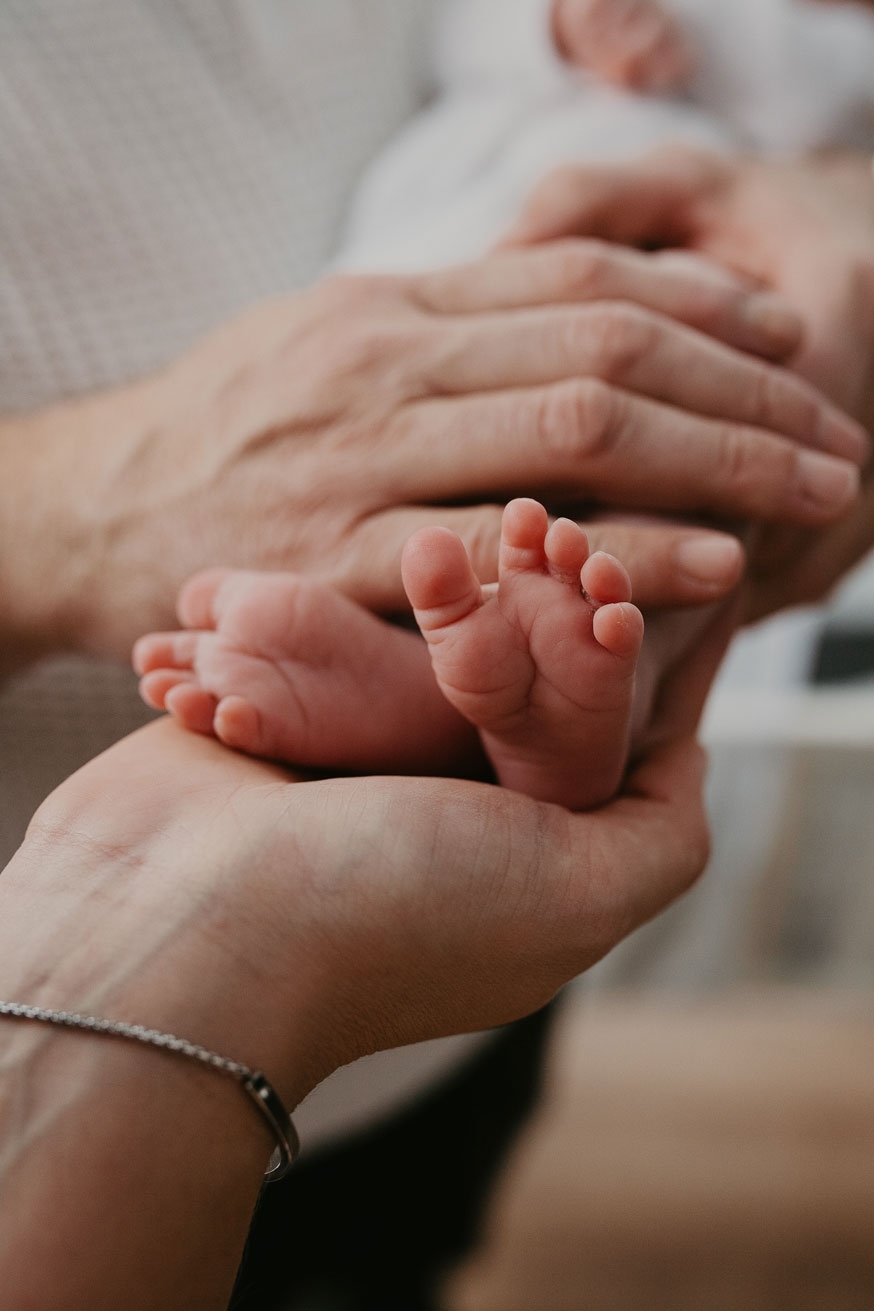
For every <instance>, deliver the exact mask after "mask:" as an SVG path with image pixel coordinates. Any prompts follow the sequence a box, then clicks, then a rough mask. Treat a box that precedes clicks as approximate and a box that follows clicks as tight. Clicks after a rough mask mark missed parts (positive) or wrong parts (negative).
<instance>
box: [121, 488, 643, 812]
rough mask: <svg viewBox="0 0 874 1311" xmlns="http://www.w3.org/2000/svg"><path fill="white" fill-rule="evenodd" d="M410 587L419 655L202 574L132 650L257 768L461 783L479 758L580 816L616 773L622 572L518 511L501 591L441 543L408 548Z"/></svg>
mask: <svg viewBox="0 0 874 1311" xmlns="http://www.w3.org/2000/svg"><path fill="white" fill-rule="evenodd" d="M404 581H405V585H406V587H407V591H408V594H409V596H410V600H411V601H412V603H413V604H414V606H415V608H416V617H417V620H418V622H419V624H420V627H421V628H422V631H423V633H424V635H425V637H426V639H427V645H426V643H424V642H422V641H421V639H420V638H419V637H418V636H417V635H415V634H413V633H411V632H408V631H407V630H405V629H402V628H399V627H397V626H395V625H392V624H387V623H385V622H384V621H383V620H381V619H378V618H376V617H375V616H374V615H372V614H370V612H369V611H367V610H365V609H363V608H362V607H361V606H359V605H357V604H355V603H354V602H352V601H350V600H348V598H346V597H344V596H343V595H342V594H341V593H339V592H337V591H335V590H334V589H333V588H331V587H327V586H325V585H323V584H321V583H318V582H314V581H313V580H310V579H306V578H302V577H299V576H298V575H295V574H266V573H252V572H246V571H238V570H227V569H212V570H207V571H206V572H204V573H201V574H196V575H195V576H194V577H193V578H192V579H190V580H189V581H188V583H186V584H185V586H184V587H183V589H182V591H181V593H180V597H179V615H180V619H181V620H182V622H183V624H184V625H185V628H183V629H181V630H179V631H177V632H172V633H152V634H149V635H148V636H146V637H143V638H141V639H140V640H139V641H138V642H137V644H136V646H135V648H134V666H135V668H136V669H137V671H138V672H139V673H140V674H141V675H142V677H141V683H140V690H141V693H142V695H143V697H144V699H145V700H146V701H147V702H148V703H149V704H150V705H153V706H155V707H157V708H162V709H166V710H168V711H170V713H171V714H173V715H174V716H175V717H176V718H177V719H178V720H179V721H180V723H182V724H183V725H184V726H185V727H186V728H188V729H191V730H192V731H195V732H200V733H212V734H214V735H215V736H216V737H218V738H219V739H220V740H221V741H223V742H225V743H226V744H227V745H228V746H231V747H235V748H237V749H238V750H241V751H246V752H248V753H249V754H251V755H260V756H265V757H267V758H269V759H276V760H284V761H286V762H288V763H293V764H297V765H305V766H311V767H316V768H319V767H321V768H329V769H352V770H356V771H358V770H367V771H371V772H375V771H380V772H400V771H404V772H415V773H439V772H446V773H458V772H465V771H466V770H469V769H470V768H471V765H472V762H476V761H477V760H478V759H480V758H481V747H480V742H481V743H482V745H483V746H484V747H485V749H486V751H487V753H488V755H489V757H490V759H491V761H492V764H493V765H494V767H495V769H496V771H497V774H498V778H499V781H500V782H502V783H504V784H506V785H507V786H508V787H512V788H515V789H516V790H518V791H524V792H528V793H529V794H530V795H532V796H534V797H537V798H539V799H541V800H548V801H553V802H556V803H558V804H561V805H565V806H568V807H571V808H574V809H582V808H585V807H589V806H593V805H598V804H600V803H601V802H603V801H605V800H607V799H608V798H609V797H610V796H611V795H612V794H613V792H614V791H615V790H616V788H617V787H618V785H619V782H620V780H621V778H622V774H623V772H624V769H625V763H626V757H627V751H628V728H629V720H630V715H631V703H632V694H633V689H634V681H635V669H636V664H637V654H638V651H639V649H640V643H641V638H642V633H643V621H642V618H641V616H640V612H639V611H638V610H637V608H636V607H635V606H633V605H631V604H630V601H629V597H630V585H629V581H628V576H627V574H626V572H625V570H624V569H623V568H622V566H621V565H620V564H619V563H618V561H616V560H614V559H613V557H612V556H608V555H605V554H604V553H603V552H599V553H596V554H595V555H592V556H589V555H588V545H587V542H586V536H585V533H584V532H583V531H582V529H581V528H579V527H578V526H577V525H576V524H573V523H571V522H570V521H569V520H567V519H559V520H558V521H557V522H556V523H555V524H553V526H552V527H551V528H549V525H548V519H547V515H546V511H545V510H544V508H543V507H542V506H541V505H539V504H538V503H537V502H536V501H528V500H518V501H513V502H511V503H510V505H509V506H508V507H507V509H506V510H505V512H504V520H503V530H502V541H501V551H500V560H499V582H498V583H497V584H496V585H492V586H490V587H487V588H485V589H484V588H482V587H481V585H480V583H479V581H478V580H477V578H476V576H475V575H474V573H473V570H472V567H471V565H470V562H469V560H468V557H467V554H466V552H465V549H464V546H463V545H462V543H461V540H460V539H459V538H457V537H455V535H454V534H452V533H450V532H449V531H448V530H446V529H442V528H433V529H424V530H423V531H422V532H420V533H418V534H416V535H415V537H414V538H412V539H411V540H410V542H409V543H408V544H407V548H406V550H405V554H404ZM583 589H585V591H584V590H583ZM432 669H433V672H432ZM435 674H436V679H435V677H434V675H435ZM438 684H439V686H438ZM475 730H478V732H479V737H477V732H476V731H475ZM473 767H474V768H476V765H475V763H474V766H473Z"/></svg>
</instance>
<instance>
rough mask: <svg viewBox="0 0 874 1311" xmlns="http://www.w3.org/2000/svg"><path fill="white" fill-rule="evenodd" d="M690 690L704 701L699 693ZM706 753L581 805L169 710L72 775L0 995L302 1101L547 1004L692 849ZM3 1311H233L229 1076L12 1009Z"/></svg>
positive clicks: (27, 864)
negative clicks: (215, 737) (200, 733)
mask: <svg viewBox="0 0 874 1311" xmlns="http://www.w3.org/2000/svg"><path fill="white" fill-rule="evenodd" d="M693 699H694V698H693ZM700 783H701V759H700V755H699V753H698V751H697V749H696V748H695V747H694V746H693V745H692V744H691V741H690V740H688V739H686V740H684V741H682V742H680V743H676V744H674V745H672V746H670V747H667V748H664V749H662V750H661V751H660V752H658V753H657V754H654V755H653V756H652V757H651V758H650V759H648V760H647V761H646V762H644V763H642V764H641V765H640V766H639V767H638V768H637V769H636V770H635V771H634V773H633V774H632V776H631V777H630V778H629V780H628V785H627V788H626V791H625V793H624V794H623V795H622V796H621V797H620V798H619V799H618V800H617V801H615V802H614V803H612V804H611V805H609V806H607V807H605V808H603V809H602V810H600V811H598V812H597V813H593V814H591V815H571V814H569V813H568V812H566V811H563V810H561V809H559V808H557V807H553V806H548V805H545V804H541V803H537V802H534V801H531V800H530V799H528V798H526V797H523V796H520V795H517V794H513V793H510V792H506V791H503V790H501V789H498V788H493V787H488V786H485V785H479V784H474V783H463V782H453V781H448V780H434V779H431V780H422V779H388V778H382V779H378V778H361V779H332V780H326V781H320V782H309V783H302V784H291V783H289V782H288V781H287V779H286V777H285V776H284V775H282V773H281V772H280V771H278V770H277V769H275V768H273V767H271V766H268V765H265V764H263V763H261V762H257V761H253V760H250V759H247V758H245V757H242V756H239V755H235V754H233V753H231V752H228V751H226V750H225V749H224V748H222V747H220V746H219V745H218V744H216V743H215V742H213V741H212V740H210V739H206V738H200V737H196V736H194V735H189V734H185V733H183V732H181V731H179V730H177V729H176V728H175V726H174V725H173V724H172V723H170V722H168V721H166V720H163V721H159V722H158V723H157V724H153V725H150V726H149V727H148V728H147V729H145V730H142V731H141V732H140V733H138V734H135V735H134V736H133V737H131V738H129V739H127V740H125V741H123V742H121V743H119V744H117V745H116V746H115V747H113V748H112V749H111V750H110V751H109V752H107V753H106V754H105V755H103V756H102V757H99V758H97V759H96V760H94V761H92V762H91V763H90V764H88V765H87V766H86V767H85V768H84V769H83V770H81V771H80V772H79V773H78V774H77V775H74V776H73V777H72V778H71V779H69V780H67V782H66V783H64V784H63V785H62V787H61V788H60V789H59V790H58V791H57V792H56V793H55V794H54V795H53V797H51V798H50V799H49V801H48V802H47V803H45V805H44V806H43V807H42V809H41V810H40V812H39V813H38V815H37V817H36V819H35V821H34V823H33V825H32V827H31V829H30V832H29V834H28V837H27V840H26V842H25V844H24V846H23V847H22V848H21V850H20V852H19V853H18V855H17V856H16V858H15V859H14V861H13V862H12V864H11V865H10V866H9V867H8V868H7V871H6V872H5V874H4V876H3V879H2V880H0V996H2V997H5V998H12V999H15V1000H26V1001H30V1002H34V1003H36V1004H39V1005H43V1006H47V1007H60V1008H66V1009H78V1010H79V1011H82V1012H91V1013H98V1014H103V1015H108V1016H111V1017H115V1018H126V1019H128V1020H129V1021H134V1022H139V1023H143V1024H147V1025H153V1026H156V1027H159V1028H163V1029H166V1030H169V1031H171V1032H176V1033H179V1034H181V1035H183V1036H185V1037H188V1038H190V1039H191V1040H193V1041H198V1042H202V1043H203V1044H204V1045H206V1046H207V1047H211V1048H212V1049H213V1050H216V1051H219V1052H222V1053H224V1054H228V1055H231V1056H233V1057H235V1058H236V1059H239V1060H242V1061H244V1062H246V1063H248V1064H249V1065H251V1066H253V1067H256V1068H262V1069H264V1070H265V1072H266V1073H267V1074H268V1076H269V1077H270V1078H271V1080H272V1081H273V1082H274V1083H275V1085H276V1086H277V1088H278V1090H279V1091H280V1094H281V1095H282V1096H283V1098H284V1100H285V1101H286V1102H287V1104H288V1105H294V1104H295V1103H296V1102H297V1101H298V1100H299V1099H300V1098H301V1097H302V1096H303V1095H304V1094H305V1093H306V1092H307V1091H308V1090H309V1089H310V1088H311V1087H312V1086H313V1085H314V1084H315V1083H316V1082H317V1081H318V1080H319V1079H321V1078H322V1077H323V1076H324V1075H326V1074H327V1073H328V1072H329V1071H330V1070H332V1069H333V1068H335V1067H336V1066H337V1065H339V1064H340V1063H342V1062H345V1061H348V1060H351V1059H354V1058H355V1057H356V1056H359V1055H361V1054H362V1053H363V1052H366V1051H371V1050H375V1049H377V1048H381V1047H386V1046H391V1045H394V1044H397V1043H407V1042H411V1041H413V1040H416V1039H421V1038H426V1037H431V1036H435V1035H438V1034H445V1033H450V1032H455V1031H463V1030H467V1029H473V1028H478V1027H483V1026H486V1025H493V1024H498V1023H501V1022H503V1021H505V1020H510V1019H512V1018H514V1017H517V1016H520V1015H522V1014H525V1013H527V1012H528V1011H530V1010H532V1009H534V1008H535V1007H537V1006H539V1005H540V1004H542V1003H543V1002H544V1001H545V1000H546V999H547V998H548V997H550V996H551V995H552V994H553V993H554V992H555V990H556V989H557V988H558V987H559V986H560V985H561V984H562V983H563V982H565V981H566V980H567V979H568V978H570V977H571V976H572V975H574V974H576V973H578V972H579V971H580V970H581V969H585V968H586V967H587V966H588V965H590V964H592V963H593V962H594V961H596V960H597V959H598V958H599V957H601V956H602V955H603V954H604V953H605V952H606V951H607V950H609V948H610V947H611V946H612V945H613V944H614V943H615V942H616V941H618V939H619V938H621V937H622V936H623V935H624V934H626V933H628V932H629V931H630V930H631V929H632V928H634V927H635V926H636V925H637V924H639V923H641V922H642V921H644V920H645V919H647V918H649V917H650V916H651V915H653V914H655V913H656V912H657V911H658V910H659V909H660V908H661V907H662V906H663V905H665V904H666V903H667V902H668V901H670V900H671V899H672V898H673V897H675V896H676V895H677V894H679V893H680V892H681V891H682V890H683V889H684V888H685V887H686V886H687V885H688V883H689V882H690V881H691V880H692V879H693V878H694V877H695V875H696V874H697V873H698V872H699V870H700V868H701V866H702V865H703V862H704V859H705V856H706V850H707V837H706V828H705V821H704V817H703V812H702V806H701V797H700V792H701V787H700ZM0 1050H2V1053H3V1057H2V1061H0V1104H2V1108H3V1111H2V1114H0V1124H2V1125H3V1131H2V1132H3V1138H2V1151H0V1162H2V1176H0V1177H2V1187H0V1277H2V1284H3V1287H4V1295H5V1297H6V1298H7V1300H8V1302H9V1305H10V1306H11V1305H15V1306H17V1305H24V1303H25V1302H28V1304H30V1303H32V1304H33V1305H39V1306H46V1307H47V1306H63V1307H64V1308H65V1311H79V1309H80V1308H81V1309H82V1311H85V1308H89V1311H90V1308H91V1307H93V1306H97V1305H102V1306H124V1307H126V1308H131V1309H132V1311H138V1309H139V1308H152V1307H154V1306H162V1307H166V1308H168V1311H172V1309H173V1308H180V1309H181V1308H185V1309H186V1311H192V1309H193V1308H199V1307H213V1306H218V1305H224V1301H222V1298H225V1299H226V1297H227V1292H228V1290H229V1288H230V1284H231V1281H232V1279H233V1274H234V1269H235V1266H236V1263H237V1260H238V1258H239V1252H240V1250H241V1248H242V1243H243V1240H244V1236H245V1231H246V1225H247V1222H248V1216H249V1213H250V1210H251V1206H252V1205H253V1203H254V1198H255V1194H256V1191H257V1187H258V1180H259V1174H260V1171H262V1170H263V1168H264V1162H265V1157H266V1155H267V1154H268V1152H269V1150H270V1144H269V1141H268V1138H267V1136H266V1135H265V1134H264V1131H263V1125H262V1124H261V1122H260V1121H259V1118H258V1117H257V1116H256V1115H255V1114H254V1113H253V1111H252V1109H251V1107H248V1106H247V1104H246V1100H245V1098H244V1097H243V1096H242V1095H241V1093H240V1091H239V1089H237V1088H235V1087H234V1085H233V1083H232V1082H231V1081H230V1080H226V1079H222V1078H221V1077H220V1076H219V1075H217V1074H215V1073H214V1072H211V1071H204V1070H202V1069H200V1068H198V1067H194V1066H193V1064H192V1063H191V1062H188V1061H182V1060H179V1059H174V1058H171V1057H168V1056H166V1055H163V1054H160V1053H156V1052H154V1051H152V1050H149V1049H147V1048H145V1047H142V1046H140V1045H139V1044H132V1043H113V1042H110V1041H108V1040H107V1039H101V1038H99V1037H93V1036H90V1035H85V1034H81V1033H66V1032H62V1031H59V1030H57V1029H48V1028H44V1027H43V1026H38V1025H35V1024H24V1023H20V1022H16V1021H12V1020H0Z"/></svg>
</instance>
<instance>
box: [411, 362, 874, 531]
mask: <svg viewBox="0 0 874 1311" xmlns="http://www.w3.org/2000/svg"><path fill="white" fill-rule="evenodd" d="M396 423H402V424H403V425H404V427H405V431H404V433H403V440H402V442H400V443H399V444H400V446H401V447H402V449H403V453H404V458H403V461H398V462H397V463H396V465H395V467H394V468H393V469H392V470H391V472H390V474H389V475H387V476H388V477H390V483H391V491H392V500H393V501H394V503H396V504H399V503H406V504H415V503H421V501H422V499H423V496H424V495H427V497H428V500H429V501H431V502H434V503H438V504H446V503H447V502H452V501H455V500H462V499H466V500H469V499H470V498H471V497H476V498H477V499H497V500H504V499H506V498H507V497H508V496H510V495H532V494H535V495H539V496H540V497H541V499H545V500H547V501H550V500H552V501H555V500H556V499H559V498H561V499H564V500H576V501H583V500H585V501H594V502H597V503H600V504H605V505H613V506H622V507H623V508H627V509H635V508H636V509H643V510H675V511H683V512H693V513H694V512H699V513H700V512H706V513H714V514H717V515H722V516H725V517H728V518H745V519H753V520H766V521H767V520H771V521H777V522H792V523H799V524H809V525H812V524H822V523H828V522H831V521H832V520H834V519H836V518H838V517H839V515H840V514H842V513H843V511H844V510H845V509H846V508H847V507H848V506H849V505H850V504H851V502H852V500H853V498H854V497H855V495H856V493H857V490H858V485H859V471H858V469H857V467H856V466H855V464H852V463H850V462H849V461H846V460H840V459H836V458H835V457H833V456H831V455H824V454H822V453H820V452H819V451H810V450H807V449H806V448H805V447H803V446H799V445H798V444H797V443H796V442H794V441H791V440H789V439H788V438H785V437H779V436H777V435H775V434H774V433H772V432H768V431H765V430H763V429H760V428H756V427H752V426H750V425H745V424H739V423H730V422H726V421H724V420H717V419H709V418H704V417H701V416H697V415H690V414H687V413H684V412H683V411H682V410H678V409H674V408H673V407H671V406H667V405H664V404H662V403H661V402H659V401H651V400H649V399H647V398H645V397H641V396H635V395H633V394H632V393H630V392H625V391H622V390H621V389H619V388H617V387H612V386H610V385H609V384H607V383H605V382H602V381H601V380H600V379H597V378H583V379H580V380H578V381H571V382H562V383H554V384H552V385H551V386H549V387H541V388H522V389H519V390H516V391H512V390H506V391H502V392H495V393H492V394H490V395H485V396H469V397H465V398H461V399H459V398H456V397H449V398H443V399H432V400H428V401H422V402H418V403H416V404H414V405H410V406H408V407H407V408H406V411H405V414H404V416H403V417H402V419H399V420H396ZM424 468H427V471H428V472H427V481H425V480H424V479H423V477H422V469H424Z"/></svg>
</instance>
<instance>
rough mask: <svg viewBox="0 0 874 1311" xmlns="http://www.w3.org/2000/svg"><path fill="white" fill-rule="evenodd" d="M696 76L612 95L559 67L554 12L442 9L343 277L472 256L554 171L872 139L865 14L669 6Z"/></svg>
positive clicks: (804, 4)
mask: <svg viewBox="0 0 874 1311" xmlns="http://www.w3.org/2000/svg"><path fill="white" fill-rule="evenodd" d="M664 3H665V6H666V7H668V8H671V9H673V10H674V11H675V12H676V14H677V15H678V17H679V18H680V19H681V22H682V26H683V28H684V30H685V31H686V32H687V34H688V39H689V42H690V44H691V46H692V50H693V54H694V58H695V64H696V68H697V72H696V74H695V76H694V79H693V81H692V84H691V86H690V88H689V93H688V96H687V97H685V98H682V99H670V98H664V97H652V96H644V95H636V94H632V93H630V92H626V91H620V90H616V89H615V88H612V87H608V86H606V85H604V84H603V83H601V82H599V81H598V79H597V78H595V77H593V76H591V75H587V74H584V73H580V72H578V71H574V70H573V69H571V68H569V67H568V66H567V65H565V64H563V63H562V62H561V60H560V59H559V57H558V55H557V54H556V52H555V51H554V49H552V47H551V45H550V43H549V40H548V26H547V24H548V15H549V10H550V4H549V0H444V3H443V5H442V7H441V10H440V22H439V30H438V35H437V41H436V50H437V66H436V70H435V77H436V80H437V84H438V88H439V95H438V97H437V98H436V100H435V101H434V102H433V103H432V104H431V105H430V106H429V108H428V109H426V110H425V111H424V112H423V113H422V114H421V115H419V117H418V118H417V119H416V120H415V122H414V123H412V124H411V125H410V126H409V127H408V128H407V129H406V131H405V132H403V133H402V134H401V135H400V137H399V138H398V139H397V140H396V141H395V142H394V143H393V144H392V145H391V146H390V147H389V148H388V150H387V151H386V152H385V153H384V155H383V156H382V158H381V159H380V160H378V161H377V162H376V164H375V165H374V166H373V168H372V169H371V170H370V171H369V172H368V175H367V177H366V179H365V181H364V183H363V185H362V188H361V190H360V191H359V193H358V196H357V197H356V200H355V203H354V206H353V209H352V213H351V217H350V223H349V226H348V229H347V241H346V243H345V246H344V249H343V251H342V253H341V256H340V259H339V263H340V265H341V266H342V267H344V268H347V269H373V270H375V269H384V270H401V269H415V268H420V267H425V266H427V267H435V266H439V265H440V264H444V263H450V262H453V261H457V260H461V259H466V258H472V257H474V256H476V255H478V254H480V253H482V252H483V251H485V250H486V249H487V248H488V247H489V245H491V244H492V243H493V242H494V241H496V240H497V239H498V238H499V237H500V236H501V234H502V233H503V232H504V231H505V230H506V229H507V227H508V225H509V223H510V221H511V219H512V217H513V216H514V214H516V213H517V212H518V210H519V208H520V206H521V204H522V202H523V201H524V199H525V197H526V196H527V195H528V193H529V192H530V191H531V189H532V188H533V187H534V186H535V185H536V183H537V182H539V181H540V179H541V178H542V177H543V176H544V174H545V173H546V172H547V171H548V170H549V169H551V168H554V167H556V166H558V165H560V164H565V163H570V162H594V161H598V160H614V159H617V158H622V157H631V156H636V155H639V154H641V153H643V152H644V151H646V150H648V149H651V148H654V147H656V146H659V145H664V144H666V143H670V142H674V143H676V142H682V143H685V144H688V145H695V146H703V147H711V148H717V149H719V148H726V147H731V146H740V147H744V148H746V147H749V148H755V149H758V150H763V151H766V152H769V153H784V152H792V151H799V150H802V149H807V148H812V147H816V146H822V145H841V144H846V145H856V146H866V147H869V146H870V145H871V142H872V138H874V15H872V14H871V12H870V11H869V10H866V9H864V8H862V7H860V6H858V5H854V4H849V3H848V4H819V3H815V2H814V0H731V3H726V2H725V0H664Z"/></svg>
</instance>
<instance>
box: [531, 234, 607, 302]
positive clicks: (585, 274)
mask: <svg viewBox="0 0 874 1311" xmlns="http://www.w3.org/2000/svg"><path fill="white" fill-rule="evenodd" d="M545 254H546V258H547V259H548V260H549V262H550V264H551V265H552V268H553V272H554V275H555V280H556V283H557V284H558V285H559V286H560V287H561V289H562V291H564V292H565V293H566V294H567V295H568V297H569V298H572V299H575V300H582V301H587V300H595V299H596V298H597V297H598V296H601V295H603V294H604V289H605V287H606V286H607V283H608V279H609V272H610V256H609V253H608V251H607V247H606V246H605V245H604V243H603V242H598V241H573V242H571V241H567V242H560V243H557V244H556V245H555V246H554V247H553V248H552V249H548V248H547V249H546V251H545Z"/></svg>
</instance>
